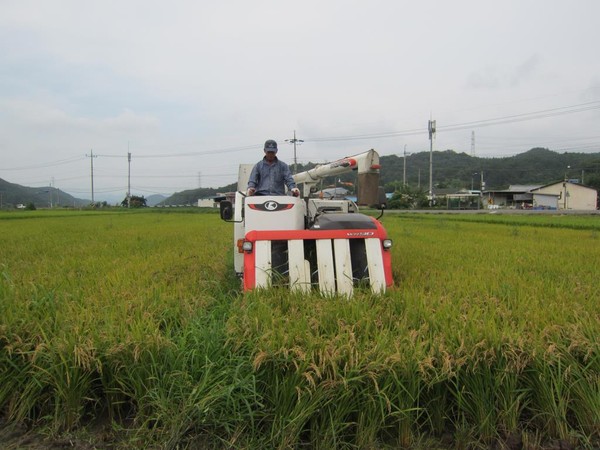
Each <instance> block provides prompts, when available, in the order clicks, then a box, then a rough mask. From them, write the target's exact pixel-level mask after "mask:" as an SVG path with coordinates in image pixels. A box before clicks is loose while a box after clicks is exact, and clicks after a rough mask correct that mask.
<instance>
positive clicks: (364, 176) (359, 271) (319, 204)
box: [221, 141, 392, 296]
mask: <svg viewBox="0 0 600 450" xmlns="http://www.w3.org/2000/svg"><path fill="white" fill-rule="evenodd" d="M269 142H273V143H274V146H275V150H274V152H276V151H277V150H276V145H277V144H276V143H275V142H274V141H267V143H266V145H265V155H267V154H268V153H267V151H268V149H267V146H268V145H269ZM271 156H272V155H269V157H271ZM266 158H267V156H266V157H265V159H266ZM253 168H254V172H253ZM379 169H380V165H379V155H378V154H377V152H376V151H375V150H369V151H367V152H364V153H360V154H358V155H354V156H349V157H346V158H342V159H340V160H338V161H334V162H331V163H328V164H323V165H318V166H316V167H314V168H313V169H311V170H308V171H305V172H301V173H298V174H296V175H293V181H292V180H291V179H288V180H287V181H286V185H287V186H288V193H291V194H293V195H294V196H289V195H252V194H254V193H255V192H256V188H255V187H254V186H255V183H253V182H252V181H251V182H250V183H249V179H250V175H251V173H252V177H253V179H254V178H255V177H256V168H255V166H254V165H252V164H241V165H240V169H239V174H238V191H237V192H236V196H235V205H232V204H231V202H228V201H223V202H221V218H222V219H223V220H227V221H232V222H234V266H235V271H236V273H237V274H238V276H240V277H241V278H242V280H243V287H244V290H246V291H248V290H252V289H254V288H260V287H270V286H273V285H288V286H289V287H290V289H292V290H299V291H303V292H309V291H311V290H312V289H313V288H318V289H319V290H320V291H321V292H322V293H324V294H326V295H331V294H335V293H338V294H340V295H345V296H351V295H352V293H353V289H354V287H355V286H358V285H360V286H369V287H370V289H371V290H372V291H373V292H375V293H382V292H384V291H385V289H386V287H389V286H391V285H392V268H391V254H390V249H391V246H392V242H391V240H390V239H388V237H387V233H386V231H385V229H384V228H383V226H382V225H381V223H380V222H379V221H378V220H377V219H375V218H373V217H370V216H367V215H364V214H361V213H359V212H358V205H366V206H374V205H378V206H381V205H382V201H381V200H382V199H380V198H379ZM350 171H357V173H358V192H357V194H358V196H357V202H356V203H355V202H354V201H352V200H348V199H341V200H340V199H335V198H331V199H326V198H323V197H322V195H319V194H318V193H317V184H318V183H320V182H321V181H322V180H323V179H324V178H326V177H331V176H337V175H340V174H342V173H347V172H350ZM296 184H297V185H298V186H300V185H301V186H302V196H300V190H298V189H297V188H296V187H295V185H296ZM246 186H249V189H248V191H247V192H242V189H244V188H245V187H246ZM290 186H292V189H290ZM248 194H250V195H248ZM357 203H358V205H357Z"/></svg>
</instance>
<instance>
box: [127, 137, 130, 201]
mask: <svg viewBox="0 0 600 450" xmlns="http://www.w3.org/2000/svg"><path fill="white" fill-rule="evenodd" d="M127 208H131V153H130V152H129V142H128V143H127Z"/></svg>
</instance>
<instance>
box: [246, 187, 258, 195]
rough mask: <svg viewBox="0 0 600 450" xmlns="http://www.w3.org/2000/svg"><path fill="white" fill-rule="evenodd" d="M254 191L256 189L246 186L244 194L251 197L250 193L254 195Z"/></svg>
mask: <svg viewBox="0 0 600 450" xmlns="http://www.w3.org/2000/svg"><path fill="white" fill-rule="evenodd" d="M255 192H256V189H254V188H248V191H246V195H247V196H248V197H251V196H252V195H254V193H255Z"/></svg>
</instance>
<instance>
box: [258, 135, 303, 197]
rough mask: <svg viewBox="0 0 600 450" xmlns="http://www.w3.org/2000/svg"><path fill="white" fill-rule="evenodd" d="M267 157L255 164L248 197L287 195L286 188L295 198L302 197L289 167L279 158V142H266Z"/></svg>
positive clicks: (270, 140)
mask: <svg viewBox="0 0 600 450" xmlns="http://www.w3.org/2000/svg"><path fill="white" fill-rule="evenodd" d="M264 151H265V156H264V158H263V159H262V160H261V161H259V162H258V163H256V164H255V166H254V167H253V168H252V172H251V173H250V179H249V180H248V191H247V195H285V187H286V186H287V188H288V190H289V191H290V192H291V193H292V195H293V196H294V197H298V196H299V195H300V190H299V189H298V188H297V187H296V182H295V181H294V178H293V177H292V172H291V171H290V168H289V166H288V165H287V164H286V163H284V162H283V161H281V160H280V159H278V158H277V142H275V141H274V140H272V139H269V140H268V141H266V142H265V148H264Z"/></svg>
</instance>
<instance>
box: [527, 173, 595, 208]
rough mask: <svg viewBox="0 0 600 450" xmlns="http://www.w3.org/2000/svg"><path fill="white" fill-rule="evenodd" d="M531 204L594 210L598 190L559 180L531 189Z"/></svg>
mask: <svg viewBox="0 0 600 450" xmlns="http://www.w3.org/2000/svg"><path fill="white" fill-rule="evenodd" d="M531 193H532V194H533V206H534V207H536V206H539V207H551V208H556V209H580V210H587V211H589V210H594V209H596V208H597V204H598V191H596V189H594V188H591V187H588V186H584V185H583V184H578V183H573V182H571V181H568V180H565V181H559V182H556V183H551V184H547V185H545V186H541V187H539V188H536V189H532V190H531Z"/></svg>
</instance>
